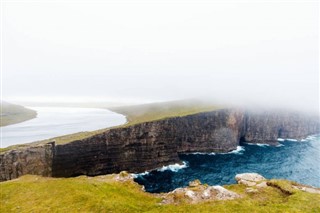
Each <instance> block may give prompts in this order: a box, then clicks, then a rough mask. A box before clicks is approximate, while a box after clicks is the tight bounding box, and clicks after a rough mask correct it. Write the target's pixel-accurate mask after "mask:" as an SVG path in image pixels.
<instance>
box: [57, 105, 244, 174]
mask: <svg viewBox="0 0 320 213" xmlns="http://www.w3.org/2000/svg"><path fill="white" fill-rule="evenodd" d="M242 120H243V113H241V112H238V111H234V110H221V111H214V112H208V113H200V114H197V115H190V116H185V117H177V118H170V119H165V120H159V121H154V122H147V123H142V124H137V125H134V126H131V127H128V128H120V129H111V130H109V131H107V132H105V133H103V134H99V135H95V136H93V137H90V138H88V139H85V140H81V141H75V142H72V143H68V144H65V145H57V146H56V150H55V157H54V159H53V169H52V170H53V173H52V174H53V176H58V177H69V176H74V175H80V174H86V175H98V174H107V173H113V172H120V171H123V170H126V171H129V172H143V171H146V170H150V169H154V168H157V167H161V166H164V165H168V164H171V163H176V162H179V157H178V153H179V152H180V153H183V152H195V151H198V152H199V151H206V152H212V151H215V152H227V151H230V150H233V149H235V148H236V146H237V145H238V142H239V138H240V131H239V129H240V128H241V123H242Z"/></svg>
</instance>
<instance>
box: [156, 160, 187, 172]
mask: <svg viewBox="0 0 320 213" xmlns="http://www.w3.org/2000/svg"><path fill="white" fill-rule="evenodd" d="M187 167H188V165H187V163H186V162H185V161H183V162H182V164H178V163H175V164H171V165H168V166H163V167H162V168H160V169H157V171H159V172H163V171H166V170H171V171H172V172H177V171H179V170H180V169H184V168H187Z"/></svg>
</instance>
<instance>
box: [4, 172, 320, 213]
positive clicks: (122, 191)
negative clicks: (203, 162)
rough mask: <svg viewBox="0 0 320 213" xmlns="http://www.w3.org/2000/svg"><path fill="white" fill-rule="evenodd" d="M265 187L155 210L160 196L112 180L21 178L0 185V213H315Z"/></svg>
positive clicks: (296, 195) (288, 187)
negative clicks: (227, 198) (230, 195)
mask: <svg viewBox="0 0 320 213" xmlns="http://www.w3.org/2000/svg"><path fill="white" fill-rule="evenodd" d="M268 182H270V183H271V184H270V185H271V186H268V187H266V188H259V189H257V191H256V192H254V193H252V192H251V193H250V192H248V191H246V186H244V185H238V184H235V185H228V186H225V188H226V189H228V190H231V191H233V192H236V193H238V194H240V195H241V196H242V198H239V199H235V200H225V201H217V200H213V201H207V202H202V203H197V204H190V203H189V202H188V201H187V200H186V199H187V198H186V197H176V198H175V199H177V200H181V202H179V204H178V205H173V204H161V200H162V198H161V194H150V193H147V192H144V191H143V190H142V189H141V186H139V185H138V184H137V183H134V182H133V181H132V180H131V179H129V180H125V181H121V180H120V181H119V180H117V178H115V175H105V176H96V177H86V176H80V177H75V178H45V177H39V176H32V175H26V176H23V177H20V178H19V179H16V180H11V181H7V182H2V183H0V189H1V190H0V198H1V199H0V212H162V213H163V212H268V213H269V212H304V213H305V212H319V211H320V194H311V193H308V192H303V191H300V190H296V189H294V188H293V187H292V186H293V184H295V183H292V182H290V181H285V180H270V181H268Z"/></svg>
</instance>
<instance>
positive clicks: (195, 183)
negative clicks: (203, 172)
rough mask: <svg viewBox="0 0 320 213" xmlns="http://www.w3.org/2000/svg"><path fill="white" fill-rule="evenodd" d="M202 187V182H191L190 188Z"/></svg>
mask: <svg viewBox="0 0 320 213" xmlns="http://www.w3.org/2000/svg"><path fill="white" fill-rule="evenodd" d="M200 185H201V182H200V180H198V179H197V180H194V181H190V182H189V186H190V187H197V186H200Z"/></svg>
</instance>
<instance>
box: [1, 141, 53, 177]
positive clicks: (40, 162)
mask: <svg viewBox="0 0 320 213" xmlns="http://www.w3.org/2000/svg"><path fill="white" fill-rule="evenodd" d="M53 155H54V143H47V144H44V145H40V146H34V147H27V148H24V149H19V150H11V151H8V152H5V153H2V154H0V181H4V180H11V179H15V178H18V177H19V176H21V175H25V174H34V175H42V176H52V161H53Z"/></svg>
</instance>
